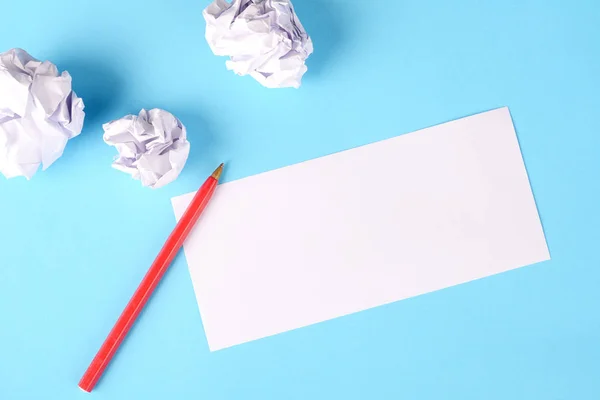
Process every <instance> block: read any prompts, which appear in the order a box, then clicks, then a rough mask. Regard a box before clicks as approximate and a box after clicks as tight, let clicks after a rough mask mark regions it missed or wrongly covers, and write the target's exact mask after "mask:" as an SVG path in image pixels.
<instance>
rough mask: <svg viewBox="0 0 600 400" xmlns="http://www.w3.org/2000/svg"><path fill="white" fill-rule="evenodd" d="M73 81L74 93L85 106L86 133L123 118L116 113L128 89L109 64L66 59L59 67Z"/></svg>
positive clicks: (99, 61)
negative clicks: (122, 96)
mask: <svg viewBox="0 0 600 400" xmlns="http://www.w3.org/2000/svg"><path fill="white" fill-rule="evenodd" d="M57 65H58V67H59V70H60V71H68V72H69V74H71V77H72V78H73V91H74V92H75V93H77V96H78V97H80V98H82V99H83V103H84V104H85V109H84V111H85V121H84V126H85V127H86V129H85V130H89V129H93V130H94V131H96V130H98V129H100V130H101V125H102V124H103V123H105V122H109V121H112V120H114V119H117V118H121V117H122V116H121V115H115V114H114V112H113V111H114V110H115V108H116V106H117V105H118V103H119V101H118V100H119V98H120V97H121V95H122V93H123V91H124V89H125V82H126V81H125V78H124V77H122V76H120V75H119V73H118V72H117V70H116V69H115V68H114V67H113V66H111V65H110V63H108V62H107V61H106V60H79V59H67V60H62V61H60V62H58V63H57Z"/></svg>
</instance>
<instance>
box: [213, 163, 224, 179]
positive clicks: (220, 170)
mask: <svg viewBox="0 0 600 400" xmlns="http://www.w3.org/2000/svg"><path fill="white" fill-rule="evenodd" d="M223 165H224V164H223V163H221V165H219V166H218V167H217V169H215V172H213V173H212V175H211V176H212V177H213V178H215V179H216V180H219V178H220V177H221V174H222V173H223Z"/></svg>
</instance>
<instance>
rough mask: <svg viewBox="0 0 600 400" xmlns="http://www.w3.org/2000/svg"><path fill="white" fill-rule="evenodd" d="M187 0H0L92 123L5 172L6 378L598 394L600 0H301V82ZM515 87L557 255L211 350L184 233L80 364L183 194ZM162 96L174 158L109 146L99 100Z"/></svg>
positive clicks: (42, 394) (484, 394) (472, 109)
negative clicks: (212, 179) (162, 167)
mask: <svg viewBox="0 0 600 400" xmlns="http://www.w3.org/2000/svg"><path fill="white" fill-rule="evenodd" d="M207 3H208V2H207V1H205V0H203V1H192V0H177V1H165V0H145V1H141V0H104V1H85V0H60V1H57V2H51V1H46V0H30V1H22V2H17V1H5V2H3V4H2V23H0V51H5V50H8V49H9V48H12V47H22V48H25V49H26V50H28V51H29V52H30V53H32V54H33V55H34V56H36V57H38V58H42V59H49V60H51V61H53V62H55V63H56V64H58V66H59V67H60V68H61V69H67V70H68V71H69V72H70V73H71V74H72V75H73V79H74V87H75V89H76V91H77V93H78V94H79V95H80V96H81V97H82V98H83V99H84V101H85V103H86V105H87V107H86V112H87V121H86V125H85V128H84V132H83V133H82V134H81V136H79V137H77V138H76V139H74V140H73V141H72V142H70V143H69V145H68V146H67V149H66V152H65V154H64V156H63V157H62V158H61V159H60V160H59V161H58V162H56V163H55V164H54V165H52V167H50V169H48V170H47V171H45V172H39V173H38V174H37V175H36V176H35V177H34V179H33V180H31V181H29V182H27V181H25V180H24V179H13V180H10V181H8V180H6V179H3V178H1V177H0V399H2V400H5V399H6V400H19V399H35V400H41V399H44V400H53V399H58V400H70V399H86V398H90V397H89V396H92V398H95V399H111V400H120V399H127V400H131V399H145V400H153V399H167V398H168V399H212V400H215V399H236V400H237V399H244V400H246V399H261V400H271V399H277V400H279V399H302V400H304V399H457V400H458V399H460V400H467V399H492V400H495V399H498V400H506V399H512V400H515V399H527V400H534V399H544V400H546V399H561V400H564V399H578V400H579V399H597V398H600V379H598V377H599V376H600V365H599V360H600V314H599V312H598V309H599V306H600V290H598V287H599V285H600V269H599V268H598V266H599V265H600V255H599V253H598V250H597V248H598V243H599V239H600V233H599V227H600V211H599V209H598V207H599V204H600V201H599V199H600V179H599V174H598V172H599V170H600V135H599V134H598V132H599V129H600V123H599V122H598V121H599V119H598V115H599V112H600V95H599V92H600V54H599V49H600V47H599V43H600V24H599V23H598V21H600V3H599V2H597V1H595V0H589V1H583V0H581V1H571V2H568V1H563V0H550V1H542V0H538V1H534V0H504V1H487V2H484V1H479V0H461V1H444V0H429V1H420V0H402V1H387V2H382V1H380V2H366V1H358V0H329V1H327V0H295V5H296V9H297V12H298V14H299V16H300V18H301V21H302V22H303V24H304V25H305V27H306V29H307V31H308V32H309V34H311V36H312V37H313V40H314V44H315V54H314V55H313V56H312V57H311V58H310V59H309V62H308V65H309V72H308V73H307V75H306V76H305V79H304V82H303V86H302V88H301V89H299V90H293V89H289V90H268V89H265V88H262V87H261V86H260V85H259V84H258V83H256V82H255V81H253V80H252V79H251V78H249V77H244V78H242V77H237V76H235V75H234V74H233V73H232V72H229V71H227V70H226V69H225V65H224V63H225V59H224V58H220V57H215V56H213V55H212V54H211V53H210V50H209V48H208V46H207V44H206V42H205V40H204V38H203V34H204V22H203V19H202V16H201V11H202V9H203V8H204V6H205V5H206V4H207ZM504 105H507V106H509V107H510V110H511V113H512V115H513V119H514V122H515V126H516V128H517V132H518V135H519V140H520V143H521V146H522V150H523V154H524V158H525V162H526V165H527V168H528V172H529V175H530V179H531V182H532V186H533V190H534V193H535V196H536V200H537V204H538V207H539V211H540V215H541V218H542V221H543V224H544V228H545V232H546V235H547V239H548V244H549V246H550V251H551V254H552V261H550V262H545V263H541V264H537V265H534V266H529V267H525V268H522V269H519V270H515V271H512V272H508V273H504V274H501V275H498V276H494V277H490V278H486V279H483V280H480V281H476V282H471V283H468V284H464V285H461V286H457V287H453V288H450V289H446V290H442V291H439V292H436V293H432V294H428V295H425V296H421V297H417V298H413V299H410V300H406V301H402V302H399V303H396V304H391V305H387V306H384V307H380V308H377V309H373V310H370V311H366V312H362V313H358V314H355V315H351V316H348V317H344V318H340V319H336V320H333V321H329V322H326V323H321V324H318V325H315V326H311V327H308V328H304V329H300V330H296V331H293V332H289V333H285V334H282V335H278V336H275V337H272V338H268V339H264V340H259V341H255V342H252V343H248V344H245V345H242V346H238V347H234V348H230V349H226V350H222V351H218V352H215V353H210V352H209V351H208V348H207V344H206V340H205V337H204V333H203V329H202V323H201V320H200V317H199V314H198V310H197V305H196V301H195V298H194V293H193V290H192V285H191V281H190V279H189V276H188V272H187V268H186V263H185V259H184V258H183V257H181V256H180V257H179V258H178V259H177V261H176V263H175V264H174V265H173V267H172V269H171V270H170V271H169V272H168V274H167V275H166V277H165V279H164V281H163V282H162V284H161V285H160V287H159V290H158V291H157V293H156V295H155V296H154V297H153V298H152V300H151V302H150V303H149V307H147V309H146V310H145V311H144V313H143V314H142V316H141V319H140V320H139V321H138V324H137V325H136V326H135V327H134V329H133V330H132V332H131V335H130V336H129V337H128V339H127V340H126V341H125V343H124V345H123V347H122V348H121V350H120V352H119V353H118V354H117V357H116V358H115V359H114V362H113V363H112V364H111V367H110V368H109V370H108V371H107V373H106V374H105V376H104V378H103V379H102V380H101V381H100V383H99V385H98V387H97V389H96V390H95V391H94V392H93V393H92V394H91V395H88V394H85V393H83V392H81V391H80V390H79V389H78V388H77V382H78V380H79V378H80V376H81V374H82V373H83V371H84V370H85V368H86V367H87V365H88V363H89V361H90V360H91V359H92V357H93V355H94V354H95V352H96V350H97V349H98V347H99V346H100V344H101V342H102V340H103V339H104V337H105V335H106V334H107V332H108V331H109V330H110V328H111V326H112V324H113V323H114V321H115V319H116V318H117V316H118V314H119V313H120V311H121V310H122V308H123V306H124V305H125V303H126V301H127V300H128V298H129V296H130V295H131V294H132V292H133V290H134V289H135V287H136V286H137V284H138V282H139V281H140V279H141V277H142V276H143V274H144V273H145V271H146V269H147V268H148V266H149V264H150V263H151V261H152V259H153V258H154V256H155V254H156V252H157V251H158V249H159V247H160V246H161V245H162V242H163V241H164V239H165V237H166V236H167V234H168V233H169V231H170V230H171V229H172V227H173V226H174V223H175V220H174V216H173V213H172V210H171V206H170V198H171V197H172V196H174V195H178V194H182V193H186V192H189V191H192V190H194V189H196V188H197V187H198V185H199V184H200V183H201V182H202V181H203V180H204V178H205V177H206V176H207V174H208V173H210V172H211V171H212V169H213V168H214V167H215V166H216V165H217V164H218V163H219V162H220V161H222V160H225V161H227V162H228V164H227V171H226V177H225V179H226V180H233V179H237V178H241V177H244V176H248V175H251V174H255V173H258V172H261V171H266V170H270V169H273V168H276V167H280V166H284V165H287V164H291V163H295V162H298V161H302V160H306V159H310V158H313V157H317V156H321V155H325V154H328V153H331V152H334V151H338V150H342V149H347V148H351V147H354V146H357V145H361V144H365V143H369V142H372V141H375V140H379V139H383V138H387V137H392V136H396V135H398V134H402V133H406V132H410V131H413V130H416V129H419V128H423V127H426V126H430V125H434V124H437V123H441V122H445V121H448V120H452V119H455V118H459V117H463V116H467V115H470V114H473V113H477V112H480V111H484V110H488V109H492V108H495V107H499V106H504ZM142 107H146V108H152V107H161V108H165V109H168V110H170V111H171V112H173V113H174V114H175V115H177V116H178V117H180V118H181V119H182V120H183V122H184V123H185V124H186V125H187V126H188V128H189V133H190V141H191V143H192V151H191V157H190V160H189V162H188V165H187V166H186V168H185V170H184V172H183V174H182V175H181V177H180V178H179V179H178V180H177V181H176V182H175V183H173V184H171V185H169V186H167V187H166V188H163V189H160V190H156V191H153V190H150V189H147V188H142V187H141V186H140V184H139V183H138V182H135V181H132V180H131V179H130V178H129V177H128V176H127V175H125V174H123V173H121V172H118V171H116V170H113V169H111V168H110V163H111V160H112V157H113V155H114V149H113V148H110V147H108V146H106V145H105V144H104V143H103V142H102V129H101V124H102V123H103V122H106V121H108V120H110V119H114V118H119V117H121V116H123V115H125V114H128V113H137V112H138V111H139V110H140V109H141V108H142Z"/></svg>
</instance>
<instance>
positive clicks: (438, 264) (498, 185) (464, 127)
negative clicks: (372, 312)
mask: <svg viewBox="0 0 600 400" xmlns="http://www.w3.org/2000/svg"><path fill="white" fill-rule="evenodd" d="M192 196H193V193H191V194H188V195H184V196H180V197H176V198H174V199H173V205H174V209H175V214H176V216H177V218H180V217H181V215H182V213H183V212H184V210H185V208H186V207H187V205H188V204H189V202H190V200H191V199H192ZM184 249H185V255H186V258H187V261H188V265H189V269H190V274H191V278H192V281H193V285H194V290H195V292H196V297H197V300H198V304H199V307H200V313H201V315H202V321H203V325H204V329H205V332H206V337H207V339H208V344H209V347H210V349H211V350H218V349H223V348H226V347H229V346H233V345H237V344H240V343H244V342H248V341H251V340H255V339H259V338H264V337H266V336H270V335H274V334H277V333H281V332H285V331H289V330H291V329H296V328H300V327H303V326H307V325H310V324H314V323H317V322H321V321H325V320H329V319H332V318H336V317H340V316H343V315H347V314H350V313H355V312H358V311H361V310H366V309H369V308H372V307H376V306H379V305H382V304H386V303H390V302H394V301H398V300H402V299H406V298H409V297H413V296H417V295H420V294H423V293H427V292H431V291H434V290H438V289H443V288H446V287H449V286H453V285H457V284H460V283H464V282H468V281H472V280H474V279H479V278H482V277H486V276H489V275H493V274H497V273H499V272H503V271H507V270H511V269H514V268H518V267H522V266H525V265H529V264H533V263H536V262H540V261H544V260H548V259H549V257H550V256H549V253H548V248H547V246H546V241H545V238H544V233H543V230H542V226H541V223H540V219H539V217H538V213H537V209H536V205H535V202H534V198H533V195H532V192H531V188H530V186H529V181H528V178H527V173H526V170H525V167H524V164H523V160H522V157H521V153H520V150H519V145H518V142H517V137H516V134H515V131H514V128H513V125H512V121H511V117H510V113H509V110H508V108H501V109H497V110H493V111H489V112H486V113H482V114H478V115H475V116H471V117H468V118H463V119H460V120H456V121H453V122H449V123H446V124H442V125H438V126H434V127H432V128H427V129H424V130H420V131H417V132H413V133H410V134H406V135H402V136H398V137H395V138H392V139H389V140H384V141H381V142H377V143H373V144H369V145H366V146H362V147H359V148H355V149H352V150H348V151H344V152H340V153H336V154H333V155H330V156H327V157H322V158H318V159H315V160H311V161H307V162H304V163H301V164H297V165H292V166H289V167H285V168H282V169H278V170H274V171H270V172H267V173H264V174H260V175H256V176H252V177H249V178H245V179H241V180H238V181H233V182H230V183H225V184H223V185H220V186H219V187H218V188H217V191H216V193H215V196H214V198H213V200H212V201H211V203H210V204H209V206H208V208H207V209H206V211H205V214H204V215H203V216H202V218H201V219H200V221H199V223H198V225H197V226H196V227H195V229H194V230H193V232H192V234H191V236H190V237H189V238H188V240H187V242H186V243H185V245H184ZM473 301H477V299H473Z"/></svg>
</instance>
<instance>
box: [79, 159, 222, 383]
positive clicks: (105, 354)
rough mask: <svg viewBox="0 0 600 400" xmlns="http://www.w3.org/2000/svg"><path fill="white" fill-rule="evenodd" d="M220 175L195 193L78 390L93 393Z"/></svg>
mask: <svg viewBox="0 0 600 400" xmlns="http://www.w3.org/2000/svg"><path fill="white" fill-rule="evenodd" d="M222 171H223V164H221V165H219V167H218V168H217V169H216V170H215V172H213V174H212V175H211V176H210V177H209V178H208V179H207V180H206V182H204V184H203V185H202V186H201V187H200V189H198V192H197V193H196V195H195V196H194V198H193V200H192V202H191V203H190V205H189V206H188V208H187V209H186V210H185V213H184V214H183V216H182V217H181V219H180V220H179V222H178V223H177V225H176V226H175V229H174V230H173V232H172V233H171V235H170V236H169V238H168V239H167V241H166V242H165V244H164V246H163V248H162V249H161V250H160V252H159V253H158V256H156V259H155V260H154V262H153V263H152V266H150V269H149V270H148V272H147V273H146V275H145V276H144V279H142V282H141V283H140V285H139V286H138V288H137V290H136V291H135V293H134V294H133V296H132V297H131V300H129V303H127V306H126V307H125V309H124V310H123V313H122V314H121V316H120V317H119V319H118V320H117V323H116V324H115V326H114V327H113V328H112V330H111V331H110V333H109V334H108V337H107V338H106V340H105V341H104V343H103V344H102V347H100V350H98V353H97V354H96V357H94V359H93V360H92V363H91V364H90V366H89V367H88V369H87V370H86V371H85V374H83V377H82V378H81V380H80V381H79V387H80V388H81V389H82V390H84V391H86V392H91V391H92V389H94V386H95V385H96V383H97V382H98V379H100V377H101V376H102V373H103V372H104V370H105V369H106V366H107V365H108V364H109V363H110V360H111V359H112V357H113V356H114V354H115V352H116V351H117V349H118V348H119V345H120V344H121V342H122V341H123V339H125V336H126V335H127V332H129V329H130V328H131V326H132V325H133V323H134V322H135V320H136V319H137V317H138V315H139V314H140V312H141V311H142V309H143V308H144V305H145V304H146V302H147V301H148V299H149V298H150V296H151V295H152V292H153V291H154V289H155V288H156V286H157V285H158V283H159V282H160V280H161V278H162V277H163V275H164V274H165V271H166V270H167V268H169V265H170V264H171V262H172V261H173V259H174V258H175V256H176V255H177V253H178V252H179V249H181V246H182V245H183V242H184V241H185V238H186V237H187V235H188V234H189V233H190V231H191V230H192V228H193V227H194V224H195V223H196V221H197V220H198V217H200V214H202V211H204V208H205V207H206V205H207V204H208V201H209V200H210V198H211V197H212V195H213V193H214V192H215V189H216V187H217V183H218V182H219V177H220V176H221V172H222Z"/></svg>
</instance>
